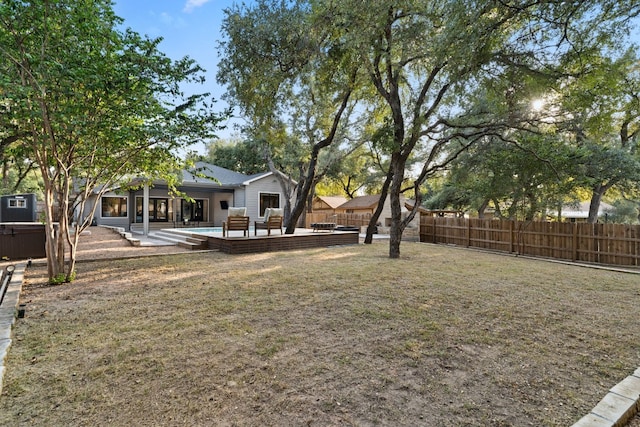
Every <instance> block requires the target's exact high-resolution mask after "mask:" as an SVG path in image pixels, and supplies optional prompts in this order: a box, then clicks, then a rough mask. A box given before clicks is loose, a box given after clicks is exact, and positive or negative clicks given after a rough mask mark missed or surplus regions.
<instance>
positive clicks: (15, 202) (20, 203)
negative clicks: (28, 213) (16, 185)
mask: <svg viewBox="0 0 640 427" xmlns="http://www.w3.org/2000/svg"><path fill="white" fill-rule="evenodd" d="M9 207H10V208H26V207H27V201H26V200H25V199H9Z"/></svg>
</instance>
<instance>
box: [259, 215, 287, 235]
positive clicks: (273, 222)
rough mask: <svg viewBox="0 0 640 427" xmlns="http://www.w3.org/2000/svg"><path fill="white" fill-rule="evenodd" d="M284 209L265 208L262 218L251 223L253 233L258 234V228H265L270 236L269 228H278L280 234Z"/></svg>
mask: <svg viewBox="0 0 640 427" xmlns="http://www.w3.org/2000/svg"><path fill="white" fill-rule="evenodd" d="M283 214H284V211H283V210H282V209H277V208H267V209H265V211H264V220H262V221H255V222H254V224H253V227H254V228H253V233H254V235H256V236H257V235H258V229H260V230H267V236H271V230H280V234H282V216H283Z"/></svg>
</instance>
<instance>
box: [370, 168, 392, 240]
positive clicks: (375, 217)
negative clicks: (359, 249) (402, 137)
mask: <svg viewBox="0 0 640 427" xmlns="http://www.w3.org/2000/svg"><path fill="white" fill-rule="evenodd" d="M392 176H393V175H392V174H391V172H390V171H389V172H388V173H387V177H386V178H385V180H384V183H383V184H382V190H381V191H380V200H379V201H378V207H377V208H376V210H375V212H373V215H372V216H371V219H370V220H369V225H368V226H367V235H366V236H365V238H364V243H365V245H370V244H371V243H372V242H373V230H374V229H375V227H376V224H377V223H378V219H379V218H380V214H381V213H382V210H383V209H384V203H385V202H386V200H387V195H388V194H389V185H390V184H391V177H392Z"/></svg>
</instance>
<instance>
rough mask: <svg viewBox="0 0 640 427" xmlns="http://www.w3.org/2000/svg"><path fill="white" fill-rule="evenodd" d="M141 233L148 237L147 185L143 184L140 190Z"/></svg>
mask: <svg viewBox="0 0 640 427" xmlns="http://www.w3.org/2000/svg"><path fill="white" fill-rule="evenodd" d="M142 233H143V234H144V235H145V236H148V235H149V185H148V184H145V185H144V188H143V190H142Z"/></svg>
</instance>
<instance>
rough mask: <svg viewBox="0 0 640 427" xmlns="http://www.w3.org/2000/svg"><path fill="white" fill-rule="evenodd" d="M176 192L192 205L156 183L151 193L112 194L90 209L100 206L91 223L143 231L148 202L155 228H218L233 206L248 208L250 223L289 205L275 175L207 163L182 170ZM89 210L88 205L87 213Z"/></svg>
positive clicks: (150, 187) (115, 191)
mask: <svg viewBox="0 0 640 427" xmlns="http://www.w3.org/2000/svg"><path fill="white" fill-rule="evenodd" d="M133 182H134V183H135V180H134V181H133ZM177 189H178V190H179V191H181V192H182V193H184V194H185V195H187V196H188V197H189V198H190V199H192V200H189V199H188V198H183V197H174V196H172V195H170V194H169V188H168V186H167V183H166V182H164V181H160V180H158V181H154V182H153V185H151V186H149V187H147V188H144V187H143V188H140V189H137V190H120V189H114V190H113V191H110V192H108V193H106V194H104V195H103V196H102V197H101V198H100V200H97V197H96V200H93V201H90V203H88V205H89V204H93V203H97V204H98V206H97V207H96V211H95V215H94V221H93V222H94V224H96V225H108V226H113V227H122V228H124V229H125V230H129V231H143V230H144V215H143V206H144V205H145V203H144V200H145V197H146V198H147V199H148V225H149V228H152V229H159V228H173V227H178V226H184V225H191V226H200V227H220V226H222V223H223V221H224V220H225V219H226V218H227V210H228V208H229V207H246V208H247V215H248V216H249V217H250V218H251V221H257V220H260V219H261V218H262V217H263V215H264V212H265V210H266V209H267V208H280V207H283V206H284V204H285V203H284V197H285V195H284V194H283V191H282V188H281V187H280V184H279V182H278V180H277V179H276V177H275V176H274V175H273V173H272V172H264V173H259V174H255V175H245V174H242V173H239V172H234V171H231V170H229V169H225V168H222V167H219V166H216V165H212V164H209V163H205V162H197V163H196V165H195V167H194V168H193V169H191V170H184V171H182V181H181V183H180V184H179V185H178V186H177ZM90 208H91V206H88V208H87V210H86V212H88V211H89V209H90ZM85 215H86V214H85Z"/></svg>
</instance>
